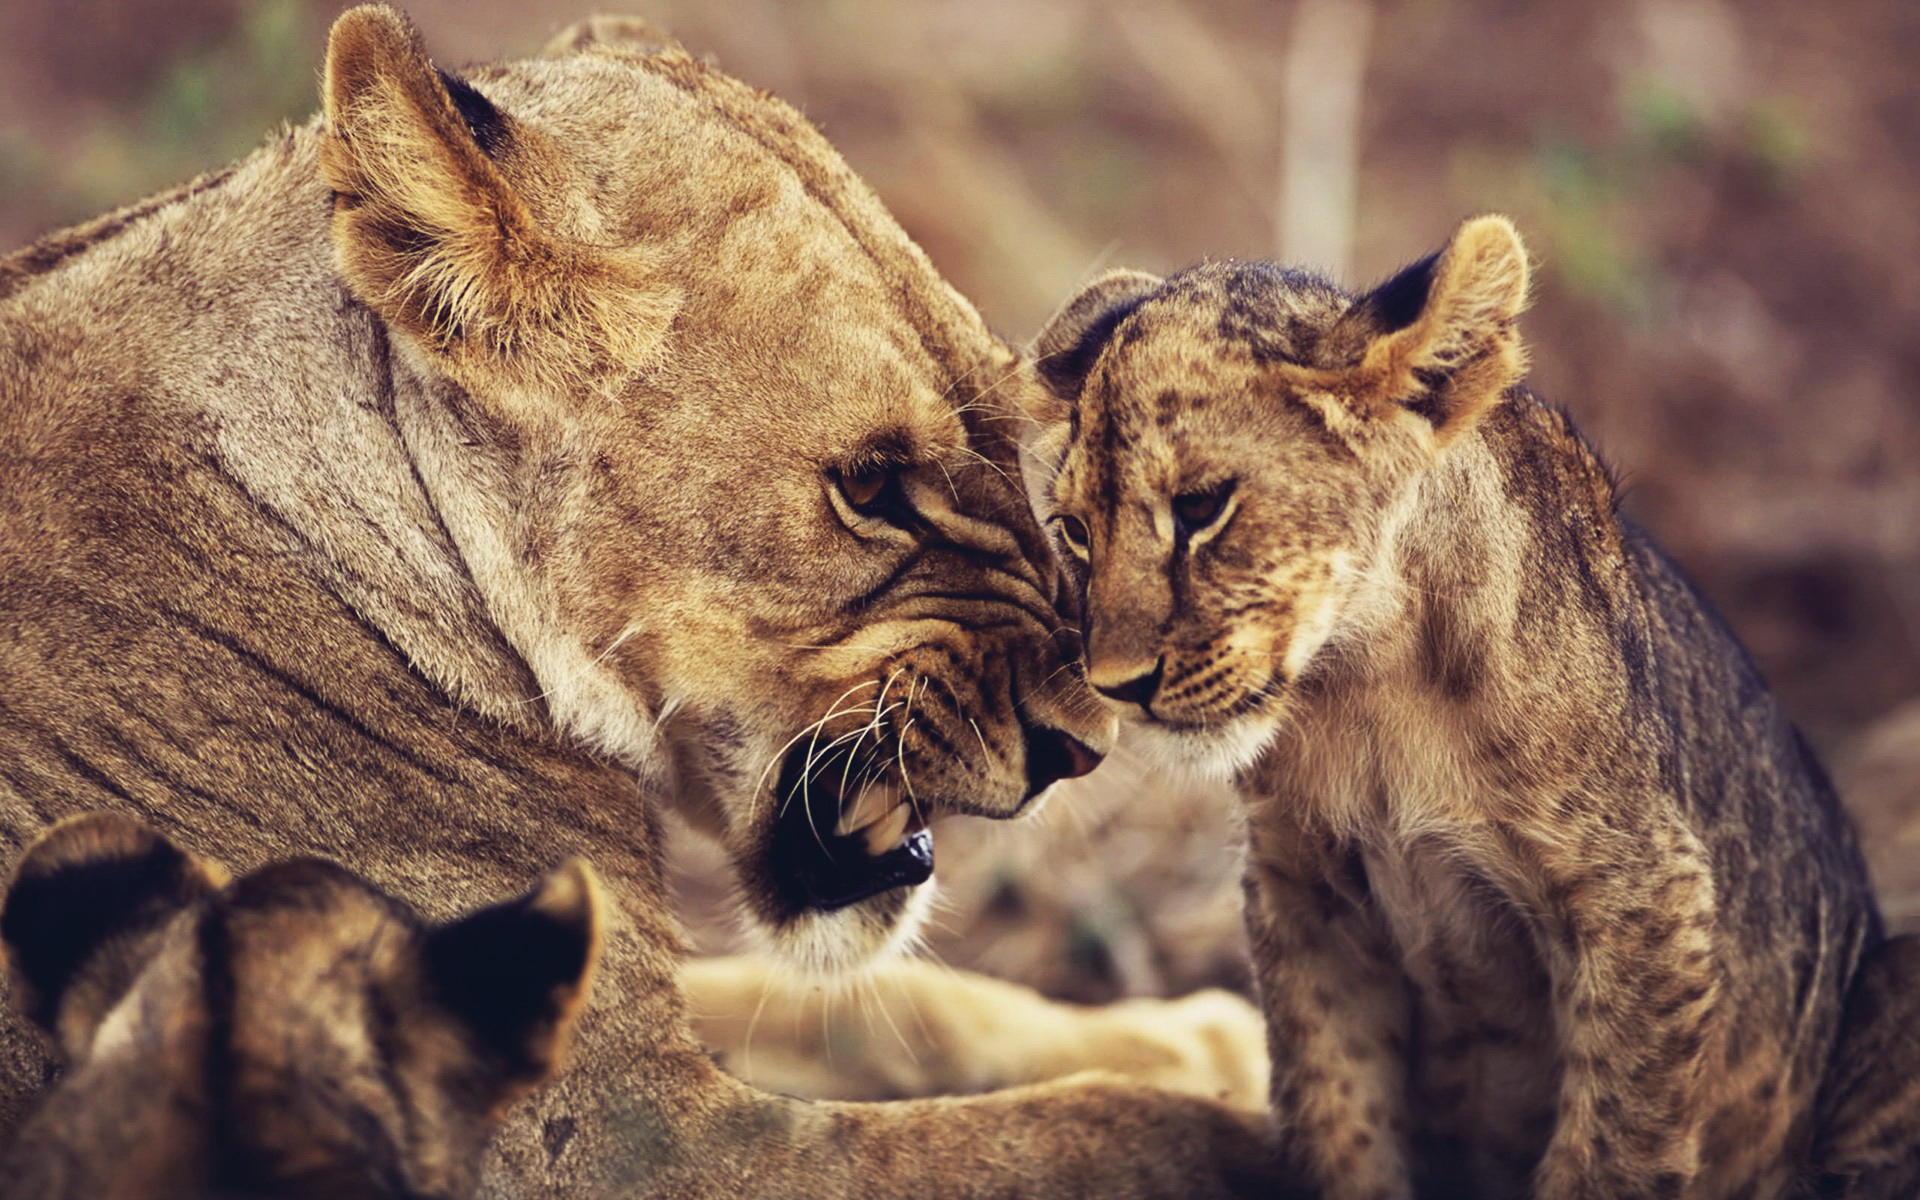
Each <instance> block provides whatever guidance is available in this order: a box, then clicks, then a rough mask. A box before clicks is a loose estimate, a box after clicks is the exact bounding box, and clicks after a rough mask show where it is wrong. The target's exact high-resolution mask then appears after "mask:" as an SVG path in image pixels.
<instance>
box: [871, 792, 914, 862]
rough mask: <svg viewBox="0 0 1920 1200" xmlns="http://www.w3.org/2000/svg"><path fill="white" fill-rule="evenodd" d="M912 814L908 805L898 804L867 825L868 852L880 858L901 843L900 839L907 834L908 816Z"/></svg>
mask: <svg viewBox="0 0 1920 1200" xmlns="http://www.w3.org/2000/svg"><path fill="white" fill-rule="evenodd" d="M911 815H912V814H911V813H909V812H908V811H907V806H906V805H904V804H896V805H894V806H893V811H892V812H890V813H888V814H887V815H886V816H884V817H882V818H881V819H880V820H878V821H875V822H874V823H873V824H871V825H869V826H867V828H866V834H865V836H866V842H867V853H868V854H871V855H873V856H874V857H875V858H878V857H880V856H881V855H882V854H885V853H886V852H887V851H889V850H891V849H893V848H894V847H895V846H897V845H899V844H900V839H901V838H903V837H905V836H906V835H907V818H908V817H909V816H911Z"/></svg>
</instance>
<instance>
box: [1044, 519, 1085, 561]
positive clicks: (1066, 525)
mask: <svg viewBox="0 0 1920 1200" xmlns="http://www.w3.org/2000/svg"><path fill="white" fill-rule="evenodd" d="M1053 522H1054V524H1055V525H1057V526H1059V528H1060V536H1061V538H1063V539H1064V540H1065V541H1066V543H1067V547H1068V549H1070V550H1072V551H1073V552H1074V553H1075V554H1077V555H1079V556H1080V557H1081V558H1085V557H1086V556H1087V544H1088V543H1087V523H1086V522H1085V521H1082V520H1081V519H1080V518H1079V517H1075V516H1070V515H1068V514H1066V513H1062V514H1061V515H1059V516H1057V517H1055V518H1054V519H1053Z"/></svg>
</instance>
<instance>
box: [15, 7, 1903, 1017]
mask: <svg viewBox="0 0 1920 1200" xmlns="http://www.w3.org/2000/svg"><path fill="white" fill-rule="evenodd" d="M598 2H599V3H601V4H603V5H615V4H619V3H621V0H598ZM593 3H595V0H580V4H585V5H591V4H593ZM341 7H343V5H341V4H338V3H336V2H334V0H62V2H60V3H54V2H52V0H9V2H8V3H7V4H6V5H5V6H4V8H0V243H4V244H5V245H7V246H15V245H19V244H23V243H25V242H26V241H28V240H30V239H32V238H33V237H35V236H37V235H38V234H40V233H41V232H43V231H46V230H48V229H50V228H53V227H55V226H58V225H60V224H62V223H66V222H71V221H74V220H77V219H80V218H83V217H86V216H89V215H91V214H93V213H95V212H97V211H99V210H101V209H104V208H106V207H109V206H111V205H114V204H118V203H121V202H124V201H128V200H131V199H134V198H136V197H138V196H139V195H141V194H142V193H143V192H145V191H148V190H150V189H154V188H157V187H159V186H161V185H164V184H168V183H171V182H174V181H176V180H179V179H182V178H184V177H186V176H188V175H191V174H193V173H195V172H197V171H200V170H203V169H206V168H209V167H212V166H215V165H218V164H219V163H222V162H224V161H226V160H228V159H230V158H232V157H234V156H237V155H239V154H241V153H243V152H245V151H246V150H247V149H248V148H249V147H250V146H251V145H253V144H254V143H255V142H257V141H259V140H260V139H261V138H262V136H263V135H264V133H265V131H266V130H267V129H268V128H269V127H271V126H272V125H274V124H275V123H276V122H279V121H282V120H288V119H292V120H300V119H304V118H305V116H306V115H307V114H308V113H310V112H311V111H312V109H313V107H314V105H315V100H314V96H315V94H316V72H317V69H318V64H319V61H320V54H321V47H322V45H323V39H324V34H325V29H326V26H327V23H328V22H329V20H330V19H331V17H332V16H333V15H334V13H335V12H337V11H338V9H339V8H341ZM406 7H408V8H409V9H410V11H411V13H412V15H413V17H414V18H415V20H416V22H417V23H418V24H419V25H420V26H421V28H422V29H423V30H424V32H425V34H426V36H427V40H428V43H429V45H430V46H431V47H432V49H433V51H434V53H435V54H436V56H437V57H438V58H439V59H440V60H441V61H442V62H443V63H444V64H447V65H458V64H460V63H462V62H466V61H477V60H482V59H487V58H493V57H504V56H510V55H517V54H523V53H531V52H533V51H535V50H536V49H538V47H539V46H540V45H541V44H542V43H543V42H544V41H545V40H546V38H547V37H548V36H550V35H551V34H552V33H554V32H555V31H557V30H558V29H559V28H561V27H562V26H563V25H565V24H567V23H568V22H570V21H572V20H574V19H576V18H578V17H581V16H584V15H587V13H588V12H589V11H592V9H591V8H590V7H582V6H579V5H577V4H576V3H528V2H524V0H415V2H413V3H411V4H410V5H407V6H406ZM626 7H628V8H629V9H630V10H632V11H638V12H639V13H640V14H641V15H644V16H647V17H649V18H651V19H652V20H654V21H655V22H656V23H658V24H660V25H662V26H664V27H666V28H668V29H670V30H671V31H673V32H674V33H675V34H677V35H678V36H679V37H680V39H681V40H682V41H683V42H685V43H686V45H687V46H688V47H689V48H690V49H692V50H693V51H694V52H696V53H706V54H711V55H712V56H713V57H714V58H715V59H716V60H717V61H718V62H719V64H720V65H721V66H722V67H723V68H725V69H726V70H728V71H729V72H731V73H732V74H734V75H737V76H739V77H741V78H743V79H745V80H747V81H749V82H751V83H754V84H757V85H759V86H761V87H764V88H767V89H769V90H771V91H773V92H775V93H777V94H779V95H781V96H783V97H784V98H786V99H787V100H789V101H791V102H793V103H794V104H796V105H797V106H798V107H800V108H801V109H802V110H803V111H804V112H805V113H806V114H807V115H808V116H810V117H811V118H812V119H813V120H814V121H815V122H817V123H818V124H819V125H820V126H821V127H822V128H823V129H824V130H825V132H826V134H827V135H828V137H830V138H831V139H832V140H833V141H834V142H836V143H837V144H838V145H839V146H840V148H841V149H842V151H843V152H844V153H845V154H846V156H847V158H848V159H849V160H850V161H851V163H852V164H853V166H854V168H855V169H856V170H858V171H860V172H861V173H863V174H864V175H865V176H866V178H867V179H868V180H869V181H870V182H871V183H872V184H873V185H874V187H875V188H876V190H877V191H878V192H879V193H880V195H881V197H882V198H883V199H884V200H885V201H886V202H887V203H888V204H889V205H891V206H892V208H893V210H894V211H895V212H896V213H897V214H898V215H899V217H900V219H901V221H902V222H903V224H904V225H905V226H906V227H907V229H908V231H909V232H910V233H912V234H913V235H914V236H915V237H917V238H918V239H919V240H920V241H921V242H922V244H924V245H925V246H926V248H927V250H928V252H929V253H930V254H931V255H932V257H933V259H934V261H935V262H936V263H937V264H939V266H940V267H941V268H942V269H943V270H944V271H945V272H947V274H948V275H949V276H950V277H951V278H952V279H953V280H954V281H955V283H956V284H957V285H958V286H959V287H960V288H961V289H962V290H963V291H965V292H966V293H968V294H969V295H971V296H972V297H973V298H974V299H975V301H976V302H977V303H978V304H979V305H980V307H981V309H982V310H983V312H984V313H985V314H986V316H987V319H988V320H989V321H990V322H991V323H992V324H993V325H995V326H996V327H997V328H999V329H1000V330H1002V331H1003V332H1004V333H1006V334H1007V335H1008V336H1010V337H1012V338H1015V339H1024V338H1026V337H1027V336H1029V335H1030V334H1031V333H1032V332H1033V331H1034V330H1036V329H1037V327H1038V326H1039V324H1040V323H1041V321H1042V320H1044V318H1045V317H1046V315H1047V314H1048V312H1049V311H1050V309H1051V307H1052V306H1053V305H1054V304H1055V303H1057V302H1058V301H1059V300H1060V299H1062V298H1064V297H1065V296H1066V295H1067V294H1068V293H1069V292H1070V291H1071V290H1072V288H1073V287H1074V286H1075V285H1076V284H1077V283H1078V282H1079V281H1080V280H1082V279H1083V278H1084V277H1086V276H1087V275H1088V274H1090V273H1091V272H1093V271H1095V270H1096V269H1099V268H1101V267H1105V266H1111V265H1132V266H1141V267H1147V268H1150V269H1155V270H1170V269H1173V268H1177V267H1179V266H1181V265H1184V264H1186V263H1190V262H1193V261H1195V260H1197V259H1199V258H1201V257H1204V256H1215V257H1224V256H1238V257H1266V258H1273V257H1278V258H1283V259H1287V260H1291V261H1296V262H1303V263H1307V264H1311V265H1315V266H1319V267H1321V268H1323V269H1325V270H1327V271H1328V273H1330V274H1332V275H1333V276H1335V277H1336V278H1339V279H1341V280H1343V281H1345V282H1348V283H1353V284H1358V283H1363V282H1365V281H1368V280H1370V279H1375V278H1378V277H1380V276H1382V275H1384V274H1385V273H1387V272H1388V271H1390V270H1391V269H1393V268H1394V267H1395V266H1396V265H1398V264H1400V263H1402V262H1405V261H1407V260H1410V259H1412V258H1415V257H1418V256H1419V255H1420V254H1422V253H1424V252H1426V251H1427V250H1429V249H1431V248H1434V247H1436V246H1438V245H1439V244H1440V243H1441V242H1442V241H1443V240H1444V239H1445V237H1446V236H1447V234H1448V232H1449V230H1450V229H1451V228H1452V226H1453V225H1454V223H1455V222H1456V221H1457V220H1459V219H1460V218H1461V217H1463V216H1466V215H1468V214H1472V213H1476V212H1482V211H1489V210H1498V211H1502V212H1506V213H1509V214H1511V215H1512V216H1514V217H1515V218H1516V219H1517V220H1518V221H1519V223H1520V225H1521V227H1522V230H1523V231H1524V233H1525V234H1526V236H1527V238H1528V241H1529V243H1530V245H1531V246H1532V248H1533V250H1534V252H1535V254H1536V256H1537V258H1538V261H1539V268H1540V269H1539V275H1538V280H1539V282H1538V286H1537V291H1536V295H1537V301H1536V305H1535V308H1534V310H1533V311H1532V313H1531V314H1530V315H1529V316H1528V318H1527V319H1526V321H1525V324H1524V329H1525V331H1526V333H1527V335H1528V337H1529V338H1530V340H1531V342H1532V344H1533V347H1534V364H1535V367H1534V375H1533V379H1534V383H1535V386H1536V387H1537V389H1538V390H1540V391H1542V392H1544V393H1545V394H1546V395H1548V396H1550V397H1551V398H1553V399H1554V400H1556V401H1558V402H1559V403H1561V404H1563V405H1564V406H1566V407H1567V408H1568V409H1570V410H1571V411H1572V412H1573V414H1574V415H1575V417H1576V418H1577V419H1578V421H1579V422H1580V423H1581V425H1582V426H1583V427H1584V429H1585V430H1586V431H1587V432H1588V434H1589V435H1591V437H1592V438H1593V440H1594V441H1595V442H1596V443H1597V444H1598V445H1599V446H1600V447H1601V449H1602V450H1603V452H1604V453H1606V454H1607V455H1608V457H1609V458H1610V459H1611V460H1612V461H1613V462H1614V463H1615V465H1616V466H1617V467H1619V468H1620V470H1621V473H1622V475H1623V477H1624V479H1625V481H1626V483H1627V489H1628V491H1627V505H1626V506H1627V509H1628V511H1629V512H1631V513H1632V514H1633V515H1634V516H1635V517H1636V518H1638V519H1639V520H1640V521H1641V522H1642V523H1643V524H1645V525H1647V526H1648V527H1650V528H1651V529H1652V530H1653V531H1654V532H1655V534H1656V535H1657V536H1658V537H1659V538H1660V540H1661V541H1662V542H1663V543H1664V545H1665V546H1666V547H1667V549H1668V550H1669V551H1670V552H1672V553H1673V554H1674V555H1675V556H1676V557H1677V558H1678V559H1679V560H1680V562H1682V563H1683V564H1684V565H1685V566H1686V568H1687V569H1688V570H1689V571H1690V572H1691V573H1692V574H1693V576H1694V577H1695V579H1696V580H1697V581H1698V582H1699V583H1700V584H1701V586H1702V588H1703V589H1704V591H1705V592H1706V593H1707V595H1708V596H1710V597H1711V598H1712V600H1713V601H1714V602H1715V603H1716V604H1717V605H1718V606H1719V607H1720V609H1721V610H1722V612H1723V613H1724V614H1725V615H1726V616H1727V617H1728V619H1729V620H1730V621H1731V623H1732V624H1733V626H1734V627H1735V628H1736V629H1737V630H1738V632H1739V633H1740V635H1741V637H1742V638H1744V639H1745V641H1746V643H1747V645H1748V646H1749V647H1750V648H1751V649H1752V650H1753V652H1754V654H1755V656H1756V657H1757V658H1758V659H1759V661H1760V663H1761V665H1762V667H1763V669H1764V670H1765V672H1766V673H1767V675H1768V677H1769V678H1770V679H1771V680H1772V682H1773V684H1774V686H1775V688H1776V689H1777V690H1778V692H1779V693H1780V695H1781V696H1782V698H1783V700H1784V702H1785V704H1786V706H1787V709H1788V711H1789V712H1790V713H1791V714H1792V715H1793V716H1794V718H1795V719H1796V720H1798V721H1799V722H1800V724H1801V725H1802V727H1803V728H1804V729H1806V730H1807V732H1808V733H1809V735H1810V736H1811V737H1812V739H1813V740H1814V742H1815V743H1816V745H1817V746H1818V747H1819V748H1820V750H1821V751H1822V753H1823V754H1824V755H1825V756H1826V758H1827V760H1828V761H1829V763H1831V764H1833V765H1834V766H1835V769H1836V773H1837V774H1838V775H1839V776H1840V778H1841V782H1842V784H1843V789H1844V790H1845V791H1846V793H1847V794H1848V797H1849V800H1850V802H1851V803H1853V804H1854V805H1855V807H1856V811H1857V812H1858V815H1859V817H1860V820H1861V822H1862V824H1863V827H1864V828H1865V830H1866V832H1867V842H1868V846H1869V850H1870V852H1871V854H1872V856H1873V859H1874V865H1875V868H1876V871H1877V872H1878V874H1879V877H1880V879H1881V882H1882V885H1883V889H1884V890H1885V893H1886V896H1887V900H1888V907H1889V910H1890V912H1892V913H1893V914H1894V915H1895V916H1896V917H1898V918H1900V920H1901V921H1902V922H1904V923H1908V924H1911V923H1914V921H1915V919H1916V918H1920V819H1916V817H1915V812H1916V809H1917V808H1920V805H1916V797H1920V706H1914V707H1903V706H1908V705H1912V704H1914V702H1915V701H1916V698H1917V697H1920V536H1916V532H1915V531H1916V529H1917V528H1920V254H1916V250H1920V5H1916V4H1913V3H1911V2H1910V0H1846V2H1829V3H1824V4H1820V5H1808V4H1804V3H1799V2H1787V0H1741V2H1740V3H1737V4H1735V3H1730V2H1726V0H1563V2H1560V3H1553V4H1525V3H1517V2H1514V0H1382V2H1378V3H1374V2H1368V0H1189V2H1184V3H1182V2H1176V0H1155V2H1149V0H1140V2H1135V0H794V2H790V3H779V2H777V0H731V2H720V0H631V2H630V3H627V4H626ZM1233 836H1234V831H1233V829H1232V818H1231V814H1230V806H1229V805H1227V804H1226V803H1225V802H1223V800H1222V799H1221V797H1220V796H1219V795H1218V794H1216V793H1214V792H1211V791H1208V790H1206V789H1204V788H1198V787H1193V786H1186V785H1180V784H1177V783H1175V782H1173V781H1169V780H1165V779H1160V778H1157V777H1153V776H1151V775H1148V774H1145V773H1143V772H1141V771H1139V770H1135V769H1129V767H1128V764H1124V763H1122V764H1118V769H1116V770H1113V771H1111V772H1109V771H1102V772H1101V773H1100V774H1099V775H1096V776H1095V777H1094V778H1093V779H1092V780H1091V781H1088V782H1087V783H1086V784H1085V785H1084V786H1081V787H1080V788H1079V789H1078V790H1077V791H1075V792H1073V793H1072V794H1070V795H1068V796H1065V797H1062V798H1061V800H1060V802H1057V803H1054V804H1053V805H1051V806H1050V810H1049V812H1048V813H1047V814H1046V815H1045V816H1044V817H1043V820H1042V823H1041V824H1040V825H1038V826H1034V825H1024V824H1023V825H1020V826H1014V827H993V828H984V827H978V828H959V829H955V830H953V831H952V832H951V834H949V832H948V831H947V830H945V829H943V831H942V843H941V854H942V856H943V864H942V872H941V873H942V876H943V877H944V878H945V879H946V880H948V891H949V899H948V910H949V911H948V912H947V914H946V916H945V918H944V920H943V926H942V929H941V931H940V932H938V933H936V935H935V936H934V938H933V941H934V944H935V948H936V949H937V950H938V951H940V952H941V953H942V954H943V955H944V956H946V957H948V958H949V959H952V960H954V961H959V962H965V963H970V964H974V965H982V966H985V967H987V968H988V969H990V970H995V971H998V972H999V973H1002V974H1007V975H1012V976H1015V977H1018V978H1025V979H1028V980H1031V981H1034V982H1038V983H1040V984H1041V985H1042V986H1044V987H1046V988H1048V989H1049V990H1051V991H1053V992H1055V993H1057V994H1061V995H1066V996H1070V997H1074V998H1079V999H1102V998H1106V997H1109V996H1115V995H1122V994H1137V993H1147V992H1158V991H1167V990H1172V991H1182V990H1186V989H1188V988H1191V987H1193V986H1197V985H1199V984H1202V983H1213V982H1225V983H1229V984H1232V983H1237V982H1240V981H1241V980H1242V978H1243V976H1242V975H1241V973H1240V972H1241V968H1240V967H1239V960H1238V956H1239V953H1240V951H1239V948H1238V942H1237V937H1238V916H1237V914H1238V909H1239V887H1238V879H1237V870H1236V868H1235V867H1234V864H1233V858H1232V855H1231V853H1230V852H1229V851H1227V850H1225V849H1223V847H1224V846H1225V845H1226V844H1227V842H1228V841H1229V840H1230V839H1231V838H1232V837H1233ZM681 863H682V879H683V884H684V891H685V895H686V901H687V905H688V907H689V910H690V912H691V913H692V914H693V920H694V924H695V928H696V933H697V935H698V937H699V940H700V941H701V943H702V944H703V945H706V946H708V947H717V946H723V945H726V944H729V942H730V936H729V934H728V924H727V922H726V920H725V919H724V916H723V915H721V914H722V912H723V909H724V905H723V894H724V891H725V886H726V884H725V880H724V877H723V874H722V873H721V872H720V869H719V867H718V865H717V864H716V863H715V862H714V861H713V860H712V859H711V858H710V857H707V856H706V855H705V854H704V852H702V851H701V850H700V849H699V848H697V847H693V846H688V847H687V848H686V849H685V850H684V851H683V853H682V854H681Z"/></svg>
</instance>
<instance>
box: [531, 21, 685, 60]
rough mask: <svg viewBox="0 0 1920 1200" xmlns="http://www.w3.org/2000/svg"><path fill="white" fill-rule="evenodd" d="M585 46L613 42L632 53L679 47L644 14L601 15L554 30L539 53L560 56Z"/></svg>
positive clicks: (679, 47) (546, 55)
mask: <svg viewBox="0 0 1920 1200" xmlns="http://www.w3.org/2000/svg"><path fill="white" fill-rule="evenodd" d="M588 46H613V47H617V48H619V49H621V50H630V51H632V52H633V53H635V54H655V53H658V52H659V51H662V50H678V49H681V46H680V43H679V41H678V40H676V39H675V38H674V36H673V35H672V34H670V33H668V32H667V31H666V30H664V29H661V28H660V27H659V26H657V25H655V24H654V23H653V22H651V21H649V20H647V19H646V18H644V17H626V16H607V15H602V16H597V17H588V18H586V19H585V20H583V21H575V22H574V23H573V24H571V25H569V26H567V27H566V28H565V29H562V30H561V31H560V32H559V33H556V34H554V35H553V38H552V40H550V41H549V42H548V43H547V44H546V45H545V46H544V47H542V49H541V51H540V53H541V55H542V57H545V58H560V57H562V56H564V55H568V54H578V53H579V52H580V51H582V50H585V49H586V48H587V47H588Z"/></svg>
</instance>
